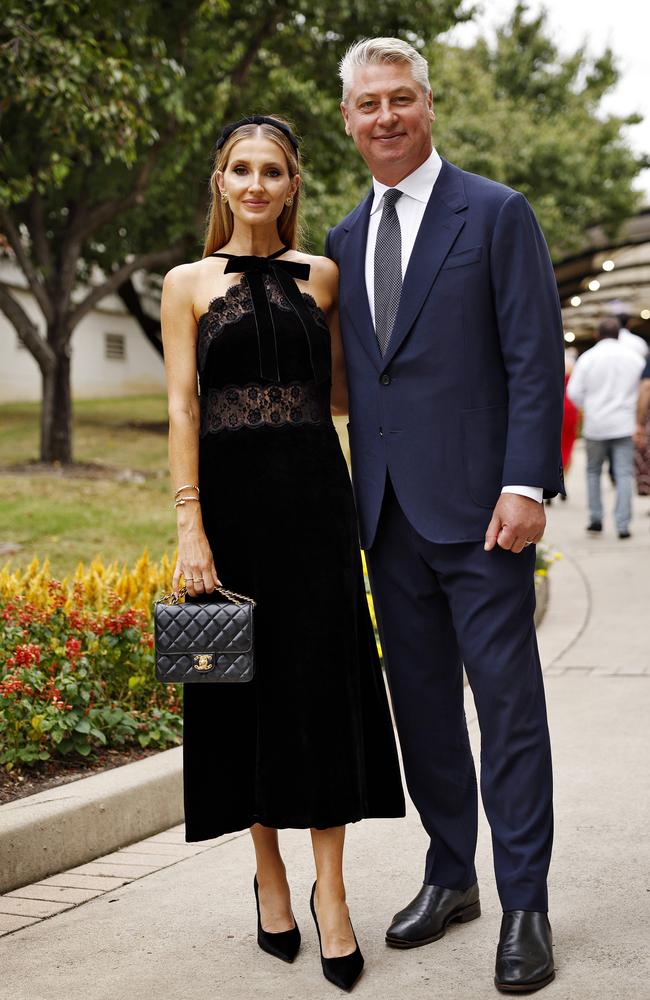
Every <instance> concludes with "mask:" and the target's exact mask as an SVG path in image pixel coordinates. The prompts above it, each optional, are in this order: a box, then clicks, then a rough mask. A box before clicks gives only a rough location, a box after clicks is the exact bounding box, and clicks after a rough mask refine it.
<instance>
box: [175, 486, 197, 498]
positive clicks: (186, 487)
mask: <svg viewBox="0 0 650 1000" xmlns="http://www.w3.org/2000/svg"><path fill="white" fill-rule="evenodd" d="M183 490H196V493H197V496H198V494H199V493H200V492H201V491H200V490H199V488H198V486H193V485H192V483H185V486H179V487H178V489H177V490H176V492H175V493H174V496H175V497H177V496H178V494H179V493H182V492H183Z"/></svg>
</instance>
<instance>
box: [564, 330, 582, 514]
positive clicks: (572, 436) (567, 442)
mask: <svg viewBox="0 0 650 1000" xmlns="http://www.w3.org/2000/svg"><path fill="white" fill-rule="evenodd" d="M577 356H578V352H577V351H576V349H575V347H567V349H566V351H565V352H564V416H563V418H562V465H563V466H564V473H565V475H566V473H567V471H568V468H569V465H570V464H571V455H572V453H573V446H574V444H575V440H576V436H577V434H578V424H579V421H580V411H579V410H578V407H577V406H576V405H575V404H574V403H572V402H571V400H570V399H569V397H568V396H567V394H566V387H567V383H568V381H569V378H570V377H571V372H572V371H573V366H574V364H575V362H576V358H577ZM562 500H566V494H564V495H562Z"/></svg>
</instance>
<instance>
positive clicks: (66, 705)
mask: <svg viewBox="0 0 650 1000" xmlns="http://www.w3.org/2000/svg"><path fill="white" fill-rule="evenodd" d="M50 589H51V597H50V600H51V604H50V608H49V609H48V610H47V611H45V610H42V609H40V608H38V607H36V606H33V605H30V604H29V602H26V601H8V602H6V604H5V605H4V607H3V608H2V609H1V610H0V663H1V664H2V666H1V667H0V747H1V748H2V749H1V750H0V765H2V766H4V767H5V768H6V769H7V770H13V769H14V768H21V767H28V766H29V765H30V764H33V763H34V762H36V761H39V760H48V759H50V758H51V757H56V756H59V755H64V756H65V755H68V754H71V753H75V754H80V755H81V756H83V757H92V756H93V751H94V750H96V749H98V748H100V747H116V746H124V745H127V744H128V745H133V744H139V745H140V746H142V747H158V748H160V749H163V748H165V747H167V746H171V745H174V744H177V743H179V742H180V740H181V733H182V718H181V715H180V703H179V693H178V689H177V688H176V687H174V686H171V685H162V684H160V683H159V682H157V681H156V680H155V677H154V673H153V656H152V650H151V635H150V634H149V633H148V631H147V630H146V627H145V626H146V622H145V618H144V616H143V615H142V613H139V612H137V611H133V610H127V611H124V610H122V611H119V610H112V611H110V612H106V613H89V612H88V611H87V610H85V609H84V608H83V606H81V605H82V601H81V594H80V593H79V594H78V595H77V596H78V599H77V604H78V605H79V606H74V607H72V608H68V607H66V601H65V597H64V594H63V591H62V590H61V589H60V588H59V589H57V585H56V584H55V583H53V584H52V585H51V587H50Z"/></svg>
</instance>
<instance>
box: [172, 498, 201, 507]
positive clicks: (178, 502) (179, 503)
mask: <svg viewBox="0 0 650 1000" xmlns="http://www.w3.org/2000/svg"><path fill="white" fill-rule="evenodd" d="M188 500H194V502H195V503H201V501H200V500H199V498H198V497H179V498H178V500H176V501H175V502H174V507H183V506H185V504H186V503H187V502H188Z"/></svg>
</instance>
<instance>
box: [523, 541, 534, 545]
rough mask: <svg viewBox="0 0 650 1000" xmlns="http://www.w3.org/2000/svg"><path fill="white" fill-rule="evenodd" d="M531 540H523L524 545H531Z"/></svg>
mask: <svg viewBox="0 0 650 1000" xmlns="http://www.w3.org/2000/svg"><path fill="white" fill-rule="evenodd" d="M532 544H533V543H532V542H524V545H532Z"/></svg>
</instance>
